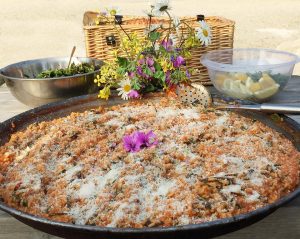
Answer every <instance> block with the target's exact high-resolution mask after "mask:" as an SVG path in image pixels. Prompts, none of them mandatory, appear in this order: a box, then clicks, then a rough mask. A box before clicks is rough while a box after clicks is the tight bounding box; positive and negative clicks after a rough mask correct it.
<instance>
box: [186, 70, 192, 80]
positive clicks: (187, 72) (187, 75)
mask: <svg viewBox="0 0 300 239" xmlns="http://www.w3.org/2000/svg"><path fill="white" fill-rule="evenodd" d="M185 75H186V77H187V78H188V79H190V78H191V74H190V72H189V71H188V70H186V72H185Z"/></svg>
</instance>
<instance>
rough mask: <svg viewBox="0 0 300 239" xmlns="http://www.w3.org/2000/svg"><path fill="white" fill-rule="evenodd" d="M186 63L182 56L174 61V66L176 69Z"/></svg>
mask: <svg viewBox="0 0 300 239" xmlns="http://www.w3.org/2000/svg"><path fill="white" fill-rule="evenodd" d="M184 63H185V60H184V58H183V57H182V56H177V57H176V60H173V66H174V67H175V68H179V67H180V66H182V65H183V64H184Z"/></svg>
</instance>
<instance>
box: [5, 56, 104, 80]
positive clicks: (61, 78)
mask: <svg viewBox="0 0 300 239" xmlns="http://www.w3.org/2000/svg"><path fill="white" fill-rule="evenodd" d="M69 58H70V57H69V56H62V57H46V58H38V59H32V60H25V61H20V62H16V63H13V64H10V65H7V66H5V67H3V68H1V69H0V77H3V78H4V79H10V80H21V81H52V80H63V79H70V78H77V77H81V76H85V75H91V74H95V73H98V72H100V69H98V70H95V71H93V72H89V73H83V74H76V75H72V76H63V77H52V78H18V77H11V76H7V75H4V74H3V71H4V70H5V69H7V68H9V67H13V66H16V65H21V64H24V63H34V62H39V61H43V60H44V61H46V60H48V61H51V60H52V61H54V60H59V59H69ZM73 58H77V59H90V60H95V61H98V62H101V63H103V61H102V60H100V59H97V58H92V57H78V56H74V57H73Z"/></svg>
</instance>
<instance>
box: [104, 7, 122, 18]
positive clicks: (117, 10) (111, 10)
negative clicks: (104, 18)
mask: <svg viewBox="0 0 300 239" xmlns="http://www.w3.org/2000/svg"><path fill="white" fill-rule="evenodd" d="M106 11H107V13H108V14H109V15H110V16H115V15H118V14H120V8H118V7H116V6H113V7H110V8H107V9H106Z"/></svg>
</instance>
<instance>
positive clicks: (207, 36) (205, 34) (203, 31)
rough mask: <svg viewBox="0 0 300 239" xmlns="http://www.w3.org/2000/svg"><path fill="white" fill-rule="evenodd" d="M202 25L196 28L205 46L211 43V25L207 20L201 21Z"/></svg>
mask: <svg viewBox="0 0 300 239" xmlns="http://www.w3.org/2000/svg"><path fill="white" fill-rule="evenodd" d="M199 23H200V27H198V28H196V31H197V32H196V37H197V38H198V39H199V40H200V41H201V43H202V44H203V45H205V46H208V45H209V44H210V43H211V31H210V27H209V26H208V25H207V23H206V22H205V21H203V20H202V21H199Z"/></svg>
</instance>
